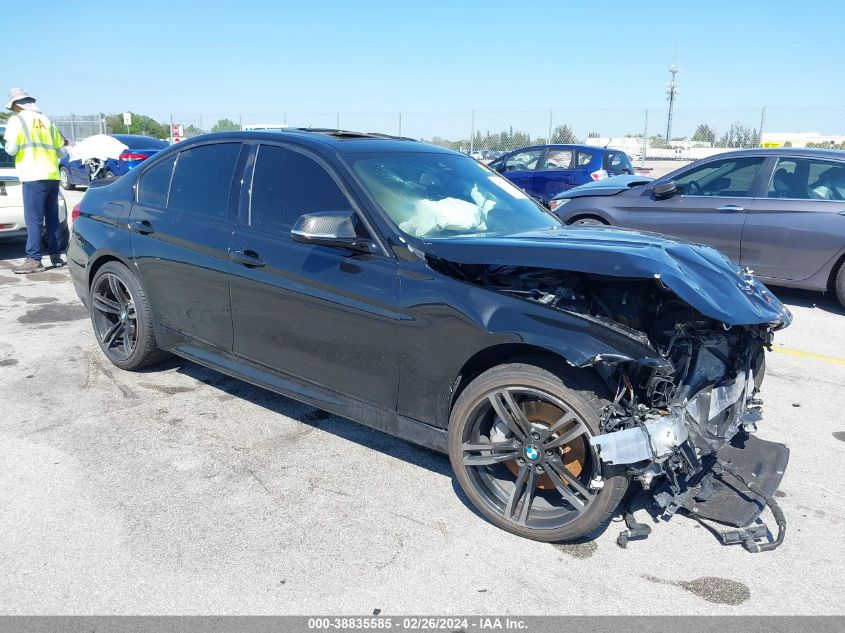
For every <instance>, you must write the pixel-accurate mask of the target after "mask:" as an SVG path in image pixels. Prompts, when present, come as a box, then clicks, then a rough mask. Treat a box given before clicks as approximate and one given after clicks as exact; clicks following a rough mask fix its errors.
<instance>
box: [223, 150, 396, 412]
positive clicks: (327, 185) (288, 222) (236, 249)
mask: <svg viewBox="0 0 845 633" xmlns="http://www.w3.org/2000/svg"><path fill="white" fill-rule="evenodd" d="M247 178H248V179H249V180H248V181H249V182H250V185H249V187H248V189H247V188H245V189H244V193H243V196H242V198H241V215H240V218H241V223H240V224H239V226H238V227H237V228H236V230H235V235H234V239H233V241H232V255H233V257H236V258H238V263H233V264H232V268H231V275H230V279H231V296H232V317H233V321H234V351H235V353H236V354H238V355H240V356H242V357H244V358H246V359H247V360H249V361H252V362H254V363H258V364H261V365H264V366H266V367H269V368H271V369H275V370H277V371H281V372H282V373H284V374H287V375H289V376H292V377H295V378H296V379H298V380H299V381H302V382H307V383H313V384H316V385H321V386H324V387H327V388H329V389H331V390H333V391H337V392H339V393H344V394H350V395H353V396H355V397H357V398H360V399H362V400H366V401H368V402H371V403H374V404H377V405H379V406H382V407H384V408H387V409H389V410H395V409H396V395H397V392H398V388H399V355H398V354H397V353H396V341H397V340H401V337H402V336H407V335H408V334H407V332H405V330H406V329H407V327H406V325H405V324H406V323H407V319H404V318H403V317H402V315H400V314H398V313H397V312H396V309H395V306H396V305H397V303H398V300H399V273H398V266H397V262H396V260H395V259H393V258H391V257H388V256H387V255H385V254H374V253H373V254H369V253H368V254H364V253H358V254H355V253H352V252H350V251H346V250H342V249H339V248H332V247H327V246H318V245H314V244H303V243H299V242H295V241H293V239H292V238H291V233H290V231H291V227H292V226H293V224H294V222H295V221H296V220H297V218H299V217H300V216H301V215H303V214H305V213H311V212H320V211H347V210H356V206H355V204H354V203H353V201H352V200H351V199H350V197H349V195H348V193H347V189H346V187H345V186H344V185H343V184H342V181H341V180H340V179H339V177H338V176H337V174H336V172H334V170H333V169H332V168H331V167H330V166H329V165H328V164H326V163H325V162H323V161H322V160H321V159H320V158H318V157H317V156H315V155H313V154H311V153H309V152H307V151H305V150H303V149H301V148H298V147H294V146H289V145H282V144H272V143H262V144H261V145H259V146H257V148H256V150H255V154H254V168H253V170H252V175H251V177H250V176H249V174H248V175H247ZM359 216H360V213H359Z"/></svg>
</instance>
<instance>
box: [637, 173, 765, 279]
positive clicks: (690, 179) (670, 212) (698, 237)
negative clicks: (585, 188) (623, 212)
mask: <svg viewBox="0 0 845 633" xmlns="http://www.w3.org/2000/svg"><path fill="white" fill-rule="evenodd" d="M763 162H764V158H763V157H759V156H749V157H739V158H738V157H733V158H724V159H716V160H712V161H708V162H706V163H703V164H700V165H697V166H695V167H691V168H690V169H689V170H688V171H686V172H682V173H680V174H678V175H676V176H675V178H674V180H675V182H676V184H677V186H678V193H677V194H675V195H674V196H672V197H671V198H666V199H659V198H656V197H655V196H654V195H653V194H652V190H653V189H654V186H655V185H657V184H659V183H660V182H663V181H658V182H657V183H655V185H652V186H650V187H648V188H647V189H646V190H645V191H644V192H643V193H642V195H640V196H636V197H632V198H631V207H630V209H629V210H628V222H627V226H629V227H630V228H633V229H640V230H644V231H653V232H656V233H664V234H666V235H671V236H673V237H680V238H683V239H687V240H690V241H693V242H701V243H703V244H709V245H710V246H713V247H714V248H717V249H719V250H720V251H722V252H723V253H724V254H725V255H727V256H728V257H729V258H730V259H731V260H732V261H733V262H735V263H737V264H738V263H739V261H740V241H741V238H742V226H743V224H745V221H746V218H747V217H748V212H749V210H750V209H751V208H752V201H753V198H752V196H753V194H754V192H755V191H756V189H757V187H758V186H759V184H760V181H761V176H762V171H763V170H762V166H763Z"/></svg>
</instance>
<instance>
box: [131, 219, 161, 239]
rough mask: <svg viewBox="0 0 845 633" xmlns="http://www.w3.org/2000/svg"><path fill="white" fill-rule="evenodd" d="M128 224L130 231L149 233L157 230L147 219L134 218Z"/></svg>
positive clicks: (142, 233)
mask: <svg viewBox="0 0 845 633" xmlns="http://www.w3.org/2000/svg"><path fill="white" fill-rule="evenodd" d="M126 226H128V227H129V230H130V231H135V232H136V233H140V234H141V235H149V234H150V233H155V232H156V230H155V229H154V228H153V225H152V224H150V223H149V221H147V220H134V221H132V222H130V223H129V224H127V225H126Z"/></svg>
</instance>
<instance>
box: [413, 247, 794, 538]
mask: <svg viewBox="0 0 845 633" xmlns="http://www.w3.org/2000/svg"><path fill="white" fill-rule="evenodd" d="M617 233H621V232H617ZM599 234H600V233H599ZM612 246H615V248H613V249H612V250H613V252H610V250H611V248H610V247H612ZM623 246H624V245H623ZM639 246H642V245H639ZM639 246H638V247H636V248H634V247H632V248H627V247H625V248H621V249H620V247H619V243H618V242H614V241H613V240H611V244H605V245H604V247H602V246H601V245H599V246H598V250H599V251H602V250H604V252H605V255H606V257H605V258H603V259H597V258H596V257H595V254H596V249H597V247H595V245H594V244H590V243H589V242H588V241H586V240H583V241H577V242H575V243H569V244H567V245H566V246H565V247H564V248H563V249H559V250H558V253H557V254H556V256H555V257H554V259H557V260H558V261H557V262H555V263H556V264H557V265H556V266H554V267H543V266H539V265H536V264H541V263H543V261H545V260H548V259H550V258H549V257H545V258H544V257H537V256H535V257H527V258H526V257H522V258H521V259H522V261H521V262H519V263H518V264H515V265H514V264H511V263H510V262H511V261H512V260H513V258H511V257H508V256H507V254H504V255H503V254H502V253H501V252H499V256H498V257H497V259H498V261H499V262H501V261H506V262H509V263H508V264H501V263H487V264H478V263H468V262H458V261H455V260H454V259H453V258H452V257H454V253H451V252H446V251H443V250H441V251H440V252H439V253H438V255H436V256H431V257H429V263H430V265H431V266H432V267H434V268H437V269H438V270H440V271H441V272H444V273H445V274H448V275H450V276H452V277H454V278H460V279H461V280H463V281H466V282H469V283H471V284H473V285H476V286H481V287H484V288H486V289H489V290H493V291H496V292H499V293H504V294H508V295H512V296H516V297H519V298H521V299H524V300H526V301H530V302H534V303H537V304H541V305H543V306H546V307H547V308H549V309H551V310H556V311H562V312H565V313H567V314H568V315H571V316H575V317H577V318H579V319H582V320H583V321H584V322H585V323H586V324H588V325H589V326H591V327H598V328H604V329H608V330H611V331H613V332H614V334H615V335H622V336H625V337H627V338H629V339H631V340H632V341H636V342H637V343H638V344H639V345H640V346H641V349H644V350H648V353H645V354H642V355H640V356H639V357H631V356H629V355H625V354H613V353H607V352H606V351H604V352H601V353H596V354H595V355H594V356H592V357H591V358H589V359H588V360H586V361H580V362H577V363H573V364H576V365H577V366H580V367H592V368H593V369H594V370H595V371H596V372H597V373H598V375H599V376H600V377H601V379H602V380H603V381H604V383H605V384H606V386H607V387H608V391H609V393H610V394H611V397H610V398H609V402H608V404H607V406H606V408H605V409H604V415H603V417H602V420H601V424H602V428H601V431H602V434H600V435H596V436H594V437H592V438H591V440H590V443H591V444H592V445H593V446H594V447H595V448H596V449H597V451H598V455H599V457H600V459H601V460H602V462H604V463H606V464H608V465H612V466H615V467H623V468H625V469H627V472H628V474H629V476H630V477H631V479H632V480H633V482H634V486H637V487H641V490H643V491H646V492H647V493H649V494H650V495H652V496H653V498H654V500H655V501H656V503H657V504H658V505H659V507H660V508H661V511H662V513H663V516H664V518H668V517H670V516H671V515H673V514H674V513H676V512H678V511H679V510H683V511H684V513H686V514H687V515H689V516H692V517H694V518H697V519H699V520H701V521H702V523H703V524H704V525H706V526H707V527H708V528H710V529H711V531H713V532H714V534H716V535H717V536H718V537H719V538H720V539H721V541H722V542H723V543H725V544H731V543H741V544H743V545H744V546H745V547H746V549H748V550H749V551H752V552H758V551H764V550H769V549H774V548H775V547H777V546H778V545H780V543H781V542H782V540H783V537H784V531H785V526H786V522H785V520H784V517H783V513H782V512H781V511H780V508H779V507H778V506H777V503H776V502H775V501H774V499H773V496H774V492H775V490H776V489H777V487H778V485H779V483H780V481H781V479H782V477H783V474H784V471H785V468H786V465H787V462H788V459H789V450H788V448H787V447H786V446H784V445H783V444H778V443H774V442H768V441H764V440H761V439H758V438H756V437H755V436H754V435H753V434H754V433H755V431H756V430H757V423H758V422H759V421H760V420H761V408H762V400H761V398H760V386H761V382H762V379H763V375H764V373H765V350H766V349H767V348H769V347H770V345H771V343H772V339H773V334H774V332H775V331H776V330H778V329H780V328H782V327H785V326H787V325H788V324H789V323H790V321H791V315H790V314H789V311H788V310H787V309H786V308H785V307H784V306H783V305H782V304H781V303H780V302H779V301H778V300H777V299H776V298H775V297H774V296H772V295H771V293H769V291H768V290H767V289H766V288H765V287H764V286H763V285H762V284H760V283H759V282H757V281H756V280H754V279H753V277H752V276H751V274H750V272H749V271H739V270H738V269H737V268H736V267H735V266H733V265H732V264H730V262H728V261H727V260H725V258H724V257H723V256H722V255H720V254H719V253H718V252H716V251H714V250H713V249H710V248H708V247H704V246H699V245H693V244H684V243H679V242H674V241H668V240H666V241H658V240H656V239H655V240H653V241H652V243H650V244H648V247H649V248H647V249H645V250H643V248H640V247H639ZM579 255H580V256H579ZM596 262H600V263H598V264H597V263H596ZM532 264H533V265H532ZM634 486H632V490H636V489H637V488H634ZM630 498H632V495H631V494H630V493H629V499H630ZM623 506H624V504H623ZM767 506H768V507H769V508H770V509H771V510H772V513H773V516H774V517H775V521H776V523H777V526H778V534H777V536H772V535H771V533H770V532H769V531H768V530H767V528H766V527H765V525H763V524H762V522H760V521H759V516H760V514H761V513H762V512H763V510H764V509H765V508H766V507H767ZM623 516H624V517H625V520H626V522H627V523H628V530H626V531H625V532H623V533H622V534H621V535H620V538H619V541H618V542H619V544H620V545H621V546H623V547H624V546H625V545H626V544H627V541H628V540H629V539H633V538H638V537H643V536H645V535H647V534H648V532H650V529H649V528H648V527H647V526H645V525H643V524H638V523H636V522H634V520H633V515H632V514H631V512H630V511H628V510H626V509H625V508H624V507H623ZM711 522H712V523H711ZM716 524H721V525H722V526H728V527H727V528H725V529H723V528H721V527H718V525H716Z"/></svg>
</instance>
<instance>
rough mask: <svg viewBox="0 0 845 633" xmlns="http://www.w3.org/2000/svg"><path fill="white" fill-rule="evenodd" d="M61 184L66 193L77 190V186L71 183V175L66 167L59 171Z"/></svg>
mask: <svg viewBox="0 0 845 633" xmlns="http://www.w3.org/2000/svg"><path fill="white" fill-rule="evenodd" d="M59 183H61V185H62V189H65V190H66V191H73V190H74V189H76V186H75V185H74V184H73V183H72V182H71V181H70V174H69V173H68V170H67V168H66V167H62V168H61V169H59Z"/></svg>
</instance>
